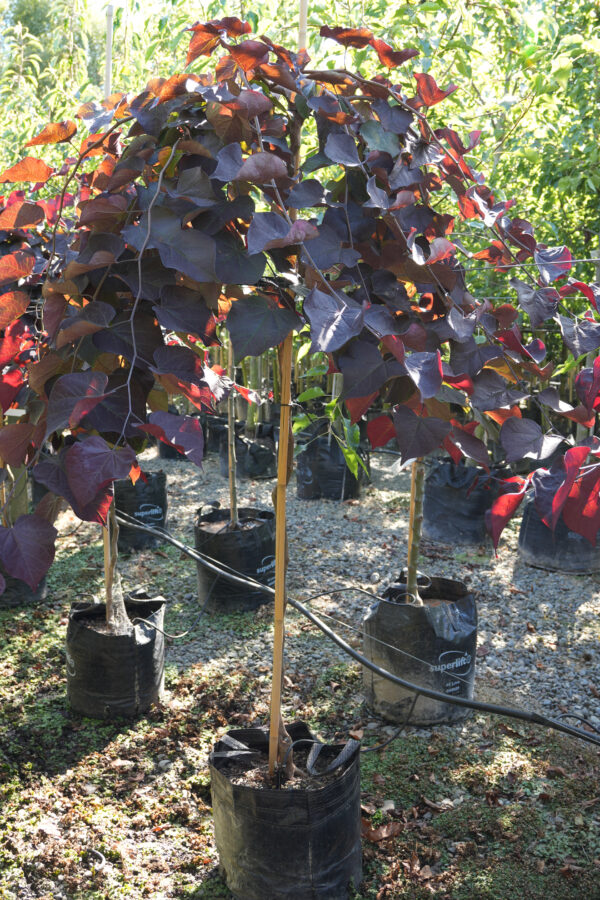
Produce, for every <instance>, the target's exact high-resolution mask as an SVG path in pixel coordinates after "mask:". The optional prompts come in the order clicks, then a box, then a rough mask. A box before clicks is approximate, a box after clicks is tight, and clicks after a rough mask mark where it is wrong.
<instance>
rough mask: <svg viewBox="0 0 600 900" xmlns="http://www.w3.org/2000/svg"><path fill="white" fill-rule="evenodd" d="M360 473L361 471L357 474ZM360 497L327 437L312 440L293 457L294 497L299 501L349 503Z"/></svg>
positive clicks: (334, 443)
mask: <svg viewBox="0 0 600 900" xmlns="http://www.w3.org/2000/svg"><path fill="white" fill-rule="evenodd" d="M359 471H360V470H359ZM359 493H360V479H359V478H355V477H354V475H353V474H352V472H351V471H350V469H349V468H348V466H347V465H346V460H345V458H344V454H343V453H342V450H341V448H340V446H339V444H338V442H337V441H336V440H335V438H333V437H330V436H329V435H325V434H321V435H318V436H317V437H312V438H311V439H310V440H309V441H308V442H307V443H306V447H305V449H304V450H302V451H301V452H300V453H299V454H298V456H297V457H296V495H297V496H298V497H299V499H300V500H320V499H321V498H324V499H325V500H351V499H354V498H356V497H358V495H359Z"/></svg>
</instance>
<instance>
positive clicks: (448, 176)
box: [0, 18, 600, 585]
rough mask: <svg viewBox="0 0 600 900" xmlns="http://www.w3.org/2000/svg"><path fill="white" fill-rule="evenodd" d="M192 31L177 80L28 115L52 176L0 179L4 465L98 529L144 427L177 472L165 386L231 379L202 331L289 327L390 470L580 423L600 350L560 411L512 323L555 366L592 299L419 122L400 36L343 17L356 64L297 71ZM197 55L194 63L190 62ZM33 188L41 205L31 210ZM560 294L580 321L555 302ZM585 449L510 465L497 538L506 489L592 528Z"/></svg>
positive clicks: (597, 398)
mask: <svg viewBox="0 0 600 900" xmlns="http://www.w3.org/2000/svg"><path fill="white" fill-rule="evenodd" d="M190 31H191V41H190V47H189V53H188V57H187V61H186V66H187V67H190V66H191V67H192V71H186V72H184V73H183V74H176V75H173V76H172V77H170V78H167V79H163V78H156V79H152V80H151V81H150V82H149V83H148V85H147V87H146V89H145V90H144V91H143V92H142V93H141V94H139V95H138V96H136V97H134V98H133V99H132V98H131V97H128V96H125V95H120V94H114V95H112V97H111V98H110V99H109V100H107V101H105V102H104V103H103V104H91V103H89V104H85V105H84V106H82V107H81V108H80V109H79V110H78V111H77V114H76V117H75V118H76V120H77V121H75V120H69V121H65V122H60V123H51V124H49V125H48V126H46V128H44V129H43V130H42V132H40V134H39V135H38V136H37V137H36V138H34V139H33V140H32V141H30V142H29V146H30V147H38V146H44V145H47V144H53V143H59V142H65V143H64V146H65V147H66V153H65V160H64V164H63V166H62V168H61V169H60V170H59V171H55V170H54V169H52V168H51V167H50V166H48V165H47V164H46V163H45V162H44V161H43V160H41V159H38V158H36V157H34V156H26V157H24V159H22V160H21V161H20V162H19V163H17V164H16V165H15V166H12V167H11V168H10V169H8V170H6V171H5V172H3V173H1V174H0V181H2V182H4V183H8V186H9V189H11V188H10V185H11V184H23V183H25V184H27V185H29V188H28V189H26V190H24V191H13V192H12V193H10V194H8V195H7V196H5V197H4V198H3V208H2V210H1V212H0V228H2V229H4V243H3V245H2V253H3V255H2V256H1V257H0V286H1V290H2V292H3V293H2V295H1V296H0V328H1V329H2V331H1V334H2V337H1V339H0V357H1V360H0V366H2V385H1V388H0V402H1V403H2V407H3V411H4V412H5V413H6V412H7V411H8V410H9V409H11V408H12V409H15V408H18V409H21V410H23V411H24V412H23V414H22V416H21V417H20V419H19V420H18V422H14V421H13V422H12V423H11V424H9V425H5V426H4V427H3V428H2V429H1V430H0V455H1V457H2V459H3V460H5V461H6V462H7V463H9V464H10V465H12V466H18V465H19V464H22V463H25V464H26V465H27V466H28V467H29V468H33V469H34V472H35V476H36V478H37V479H38V480H39V481H41V482H42V483H43V484H45V485H46V486H47V487H48V488H49V489H50V490H51V491H53V492H54V493H55V494H56V495H58V496H61V497H63V498H65V499H66V500H67V501H68V502H69V503H70V504H71V506H72V507H73V509H74V510H75V512H76V513H77V515H79V516H81V517H82V518H84V519H86V520H88V521H97V522H103V521H105V518H106V514H107V510H108V508H109V505H110V502H111V493H110V487H111V484H112V482H113V481H114V480H115V479H118V478H123V477H126V476H127V475H128V473H129V472H132V473H134V477H135V474H136V473H137V465H136V452H138V451H139V450H140V449H141V448H142V447H143V445H144V440H145V437H144V434H145V433H151V434H154V435H156V436H158V437H159V438H160V439H161V440H165V441H167V442H169V443H172V444H173V445H175V446H177V447H178V449H180V450H181V451H183V452H185V453H186V454H187V455H188V456H189V457H190V458H191V459H192V460H193V461H194V462H195V463H197V464H200V463H201V460H202V452H203V443H202V431H201V429H200V427H199V426H198V422H197V419H195V418H194V417H193V416H174V415H171V414H170V413H169V412H168V409H167V406H168V400H169V397H170V396H172V395H181V396H183V397H185V398H187V400H188V401H189V402H190V403H191V404H192V405H193V406H194V407H196V409H197V410H198V411H206V412H211V411H212V410H213V408H214V403H215V398H217V399H221V398H222V397H223V396H224V394H225V393H226V392H227V391H228V390H229V389H230V387H231V386H230V384H229V382H228V381H227V379H224V378H223V374H222V372H221V370H219V369H217V368H211V367H210V366H209V365H208V363H207V357H206V348H208V347H210V346H213V345H215V344H218V336H217V335H218V332H217V326H218V325H219V323H223V322H224V323H225V325H226V326H227V328H228V329H229V332H230V335H231V339H232V342H233V347H234V351H235V356H236V359H237V360H239V359H241V358H243V357H245V356H247V355H258V354H260V353H262V352H263V351H264V350H266V349H267V348H269V347H273V346H276V345H277V344H279V343H280V342H281V341H282V340H283V339H284V338H285V337H286V335H287V334H289V332H290V331H291V330H293V329H296V330H299V329H300V328H301V327H302V326H303V325H304V324H305V323H308V324H309V326H310V340H311V343H312V348H313V350H315V351H321V352H323V353H326V354H329V356H330V362H331V367H332V369H333V370H338V371H340V372H341V373H342V374H343V376H344V388H343V399H345V400H347V405H348V409H349V410H351V411H352V412H353V413H354V415H355V416H359V415H362V414H364V413H365V412H366V411H367V410H368V409H369V407H370V406H371V405H372V403H373V402H374V401H375V399H376V398H377V397H379V396H382V397H383V399H384V400H385V401H387V403H389V404H391V406H390V409H391V412H390V414H389V415H388V414H385V415H382V416H381V417H380V418H377V419H374V420H373V421H371V422H370V424H369V436H370V439H371V442H372V444H373V446H378V445H381V444H384V443H386V442H387V441H388V440H389V438H390V436H391V435H395V436H396V437H397V440H398V443H399V446H400V450H401V453H402V458H403V460H404V461H408V460H410V459H414V458H417V457H421V456H424V455H426V454H428V453H430V452H432V451H435V450H438V449H439V448H445V449H446V450H447V451H448V452H449V453H450V454H451V455H452V457H453V458H454V459H460V458H462V457H463V456H465V457H468V458H470V459H472V460H474V461H476V462H477V463H478V464H479V465H483V466H487V465H489V457H488V450H487V448H486V445H485V443H484V442H483V441H482V440H480V438H479V437H477V436H475V434H474V433H473V432H474V431H475V429H476V428H477V427H478V426H483V427H484V429H485V428H488V429H489V430H490V432H492V433H495V435H496V436H498V435H499V440H500V442H501V445H502V447H503V448H504V451H505V454H506V458H507V460H523V459H531V460H534V461H539V460H543V459H544V458H545V457H547V456H548V455H549V453H550V452H552V450H554V449H555V448H556V447H557V446H558V445H559V444H560V443H561V440H562V437H563V436H562V434H561V433H560V431H558V430H556V429H555V428H554V427H553V426H552V425H551V423H552V422H554V423H557V422H560V421H565V422H568V420H574V421H576V422H579V423H583V424H586V425H588V426H589V425H591V424H593V423H594V421H595V415H596V408H597V407H598V405H599V404H600V358H598V359H596V360H595V361H594V363H593V365H592V366H588V367H586V368H583V369H582V370H581V372H580V373H579V375H578V377H577V381H576V391H577V398H578V401H577V405H576V406H572V405H571V404H567V403H564V402H563V401H562V400H561V399H560V398H559V397H558V395H557V392H556V391H554V390H553V389H552V388H550V387H549V386H548V378H549V377H550V375H551V373H552V369H553V366H552V362H551V361H550V360H547V359H546V350H545V347H544V344H543V343H542V341H541V340H539V339H536V340H533V341H530V342H529V343H527V341H526V340H525V339H524V338H523V335H522V332H521V330H520V328H519V325H518V324H517V323H518V322H519V321H521V322H522V321H525V322H529V324H530V325H531V326H532V327H533V328H537V327H538V326H540V325H543V324H544V323H546V322H548V321H554V322H556V323H557V324H558V326H559V328H560V332H561V334H562V336H563V340H564V342H565V344H566V346H567V347H568V348H569V349H570V350H571V351H572V352H573V353H574V354H575V355H581V354H583V353H589V352H592V353H594V352H595V351H596V350H597V349H598V347H600V323H598V322H597V320H596V315H597V307H596V304H597V302H598V299H599V297H600V289H599V288H598V286H597V285H588V284H585V283H583V282H581V281H577V280H572V279H571V280H570V279H569V272H570V270H571V255H570V253H569V251H568V250H567V248H565V247H546V246H544V245H542V244H539V243H538V242H537V241H536V239H535V236H534V231H533V228H532V226H531V225H530V223H529V222H527V221H525V220H523V219H520V218H518V217H517V216H516V215H513V214H512V206H513V202H512V201H506V200H503V199H501V198H499V197H497V196H496V195H495V194H494V191H493V189H492V188H491V187H489V186H488V185H487V184H486V183H485V180H484V178H483V176H482V175H481V174H480V173H479V172H477V171H475V169H474V168H473V166H472V163H471V162H470V159H469V157H470V154H471V151H472V150H473V148H474V147H475V146H476V144H477V142H478V140H479V137H480V133H479V132H472V133H471V134H470V135H468V136H466V137H465V136H464V135H459V134H457V133H456V132H455V131H453V130H452V129H451V128H449V127H447V126H444V125H443V124H442V123H441V120H440V110H441V109H442V108H443V106H442V107H440V106H439V104H441V103H442V101H444V99H445V98H446V97H448V96H449V95H450V94H452V93H453V92H454V91H455V86H454V85H453V84H448V85H444V86H442V85H438V84H437V83H436V81H435V80H434V78H433V77H432V76H430V75H428V74H424V73H421V72H419V71H416V72H414V75H413V73H411V72H410V71H409V67H408V66H407V65H406V64H407V62H408V61H409V60H411V59H412V58H413V57H415V56H416V52H415V51H414V50H413V49H411V48H406V49H394V48H392V47H390V46H389V45H387V44H386V43H385V42H384V41H381V40H379V39H377V38H375V37H374V35H373V34H372V33H371V32H369V31H368V30H366V29H363V28H360V29H346V28H331V29H330V28H324V29H323V30H322V34H323V35H324V36H326V37H328V38H330V39H332V40H334V41H337V42H338V43H340V44H342V45H343V46H346V47H358V48H365V47H371V48H372V50H373V52H374V53H375V54H376V55H377V58H378V60H379V63H380V65H381V72H380V74H379V75H377V77H375V78H373V79H367V78H365V77H363V76H362V75H361V74H359V73H353V72H349V71H345V70H344V71H330V70H324V71H316V70H313V69H311V68H310V60H309V59H308V57H307V55H306V54H305V53H304V52H302V53H301V54H298V55H297V54H295V53H292V52H291V51H288V50H287V49H285V48H284V47H281V46H278V45H276V44H273V43H272V42H271V41H270V40H269V39H268V38H266V37H261V38H257V37H249V36H248V35H249V32H250V26H249V25H248V23H246V22H241V21H240V20H239V19H236V18H225V19H222V20H215V21H211V22H208V23H198V24H196V25H194V26H193V27H192V28H191V29H190ZM207 56H212V57H213V59H214V60H215V64H214V66H213V74H211V75H207V74H204V73H203V74H194V72H193V64H194V62H195V61H196V60H198V59H199V58H204V57H207ZM430 110H431V112H430ZM311 123H312V124H311ZM309 125H310V127H309ZM303 133H304V134H308V135H309V139H308V140H307V142H306V146H307V147H310V150H309V151H308V152H306V150H305V145H304V144H303V142H302V137H301V136H302V134H303ZM298 160H299V162H300V172H299V174H296V171H297V161H298ZM53 184H56V189H57V196H56V197H55V198H54V199H53V200H41V199H39V197H38V192H39V190H40V188H41V187H42V186H45V188H44V191H43V193H44V196H47V194H48V188H49V187H51V186H52V185H53ZM470 219H475V220H477V221H478V222H480V223H483V226H484V227H485V229H486V233H487V235H488V238H489V240H488V241H487V245H486V246H485V247H484V248H483V249H481V248H480V249H476V252H473V253H472V254H469V257H470V258H468V257H467V256H465V255H462V254H463V253H464V250H463V248H462V245H461V244H460V242H458V241H455V240H454V239H453V233H454V230H455V226H456V225H457V223H460V222H461V221H466V220H470ZM467 258H468V267H467V265H466V264H463V260H466V259H467ZM477 261H479V262H477ZM484 264H485V265H487V266H490V267H492V268H494V269H496V270H497V271H498V272H499V273H508V274H507V278H506V282H507V291H508V290H511V291H512V293H513V294H514V302H513V303H503V304H499V305H497V306H496V307H495V306H494V305H493V303H492V302H491V301H490V300H488V299H486V298H485V297H478V296H476V292H475V291H473V293H471V292H470V291H469V289H468V284H467V278H468V275H469V270H470V269H472V268H473V267H474V266H477V265H484ZM506 266H515V268H509V269H504V268H503V267H506ZM573 293H577V294H578V296H579V298H580V300H581V299H582V301H584V302H586V303H587V304H588V310H587V312H586V313H585V315H583V316H580V317H576V316H574V315H572V314H571V313H569V311H568V308H567V307H566V305H565V298H567V297H568V296H569V295H570V294H573ZM534 382H535V384H536V385H537V387H536V388H535V391H534V389H533V387H532V384H533V383H534ZM540 385H541V388H540ZM524 401H528V402H530V408H533V409H534V410H537V411H538V415H537V418H538V421H537V422H536V421H535V420H534V419H531V418H530V419H528V418H527V417H526V416H525V414H524ZM532 403H533V406H531V404H532ZM540 422H541V423H542V424H541V425H540V424H539V423H540ZM49 441H50V442H51V445H52V448H53V452H51V453H49V452H48V450H47V448H48V446H49V444H48V442H49ZM571 444H573V442H572V441H571ZM599 456H600V444H599V442H598V441H597V439H596V438H590V439H588V440H586V441H584V442H582V443H580V444H579V445H578V446H570V447H569V448H568V450H567V452H566V454H565V455H564V459H562V458H559V461H558V462H556V463H555V464H554V465H553V467H552V468H551V469H544V468H541V469H538V470H537V471H536V473H535V475H534V476H529V477H516V478H514V479H511V480H509V481H508V482H507V483H506V486H505V489H506V492H505V493H503V494H502V496H501V497H500V499H499V501H498V502H497V503H496V504H495V506H494V508H493V510H492V513H491V522H490V528H491V531H492V533H493V535H494V538H495V540H496V541H497V539H498V537H499V534H500V532H501V530H502V527H503V526H504V524H505V523H506V521H508V519H509V518H510V516H511V515H512V514H513V513H514V512H515V510H516V508H517V506H518V504H519V503H520V500H521V498H522V496H523V495H524V493H525V490H526V489H528V488H532V489H533V490H534V491H535V494H536V500H538V506H539V508H540V509H541V510H542V511H543V516H544V520H545V521H546V522H548V523H549V524H550V525H552V526H553V525H554V524H555V523H556V521H557V518H558V516H559V515H561V514H562V515H563V516H564V519H565V521H566V522H567V523H568V524H569V525H570V527H572V528H574V529H575V530H576V531H579V532H581V533H583V534H585V535H586V536H587V537H589V538H590V539H593V540H595V536H596V532H597V531H598V528H599V527H600V510H599V507H598V483H599V481H600V463H599V462H598V457H599ZM46 508H47V505H46V506H45V507H43V508H42V509H40V510H38V511H36V513H34V514H33V515H30V516H26V517H23V518H21V519H19V520H18V521H17V522H14V523H12V522H6V523H5V527H2V529H1V534H0V563H1V564H2V567H3V568H4V570H5V571H6V572H8V573H9V574H11V575H14V576H16V577H19V578H22V579H24V580H25V581H27V582H28V583H30V584H32V585H33V584H34V583H37V582H38V581H39V579H40V578H41V577H42V576H43V574H44V572H45V570H46V569H47V567H48V565H49V564H50V562H51V559H52V553H53V550H52V545H53V539H54V535H53V534H52V531H51V530H50V529H51V525H50V524H49V523H48V521H46V519H45V518H44V517H43V516H44V513H45V509H46ZM38 543H39V546H40V547H41V548H42V550H41V551H40V552H38V551H37V549H36V547H37V546H38Z"/></svg>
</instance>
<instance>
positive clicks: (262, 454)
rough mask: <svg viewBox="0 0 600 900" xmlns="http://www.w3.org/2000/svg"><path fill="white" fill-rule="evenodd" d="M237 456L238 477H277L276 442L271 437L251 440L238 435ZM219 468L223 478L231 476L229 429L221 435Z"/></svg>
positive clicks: (236, 442) (236, 439) (236, 443)
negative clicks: (228, 442) (228, 443)
mask: <svg viewBox="0 0 600 900" xmlns="http://www.w3.org/2000/svg"><path fill="white" fill-rule="evenodd" d="M235 458H236V465H235V472H236V475H237V477H238V478H275V476H276V475H277V455H276V453H275V442H274V441H273V440H272V439H270V438H255V439H254V440H250V439H249V438H247V437H244V436H243V435H236V438H235ZM219 469H220V472H221V475H222V476H223V478H228V477H229V448H228V445H227V430H225V433H224V434H223V435H222V436H221V449H220V451H219Z"/></svg>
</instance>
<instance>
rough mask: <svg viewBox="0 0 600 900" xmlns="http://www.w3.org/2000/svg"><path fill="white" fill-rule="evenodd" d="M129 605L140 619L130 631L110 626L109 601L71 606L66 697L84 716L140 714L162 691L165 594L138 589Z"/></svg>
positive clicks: (135, 617)
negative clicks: (117, 630)
mask: <svg viewBox="0 0 600 900" xmlns="http://www.w3.org/2000/svg"><path fill="white" fill-rule="evenodd" d="M125 608H126V610H127V615H128V616H129V618H130V619H131V620H132V622H135V624H134V625H133V627H132V630H131V632H130V633H129V634H110V633H108V632H107V631H106V629H105V627H103V626H104V623H105V620H106V605H105V604H104V603H94V604H90V603H74V604H73V605H72V607H71V611H70V614H69V625H68V628H67V648H66V651H67V652H66V656H67V700H68V702H69V705H70V706H71V708H72V709H74V710H75V712H78V713H81V714H82V715H84V716H92V717H94V718H97V719H106V718H112V717H114V716H128V717H132V716H137V715H139V714H140V713H142V712H145V711H146V710H147V709H149V707H150V705H151V704H152V703H156V702H157V701H158V700H160V698H161V696H162V693H163V686H164V671H165V642H164V636H163V634H162V630H163V620H164V613H165V600H164V598H163V597H155V598H152V599H151V598H148V597H143V596H139V595H138V596H136V598H135V599H132V598H129V599H127V600H126V601H125ZM136 619H143V620H144V621H135V620H136ZM157 629H160V631H159V630H157Z"/></svg>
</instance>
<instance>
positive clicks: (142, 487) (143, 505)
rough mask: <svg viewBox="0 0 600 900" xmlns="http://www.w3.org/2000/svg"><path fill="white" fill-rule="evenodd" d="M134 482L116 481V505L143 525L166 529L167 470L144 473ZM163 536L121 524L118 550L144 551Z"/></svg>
mask: <svg viewBox="0 0 600 900" xmlns="http://www.w3.org/2000/svg"><path fill="white" fill-rule="evenodd" d="M143 475H144V477H145V479H146V480H145V481H144V478H142V477H140V478H138V480H137V481H136V483H135V484H133V482H132V481H131V479H130V478H124V479H122V480H120V481H115V508H116V510H117V512H123V513H126V514H127V515H128V516H131V517H132V518H133V519H137V521H138V522H140V524H141V525H151V526H154V527H157V528H164V527H165V524H166V521H167V476H166V475H165V473H164V472H154V473H150V472H144V473H143ZM160 540H161V539H160V537H154V535H151V534H148V533H146V532H144V531H137V530H136V529H135V528H128V527H127V526H126V525H119V542H118V548H119V552H120V553H121V552H123V551H124V550H141V549H143V548H145V547H154V546H156V544H158V543H160Z"/></svg>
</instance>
